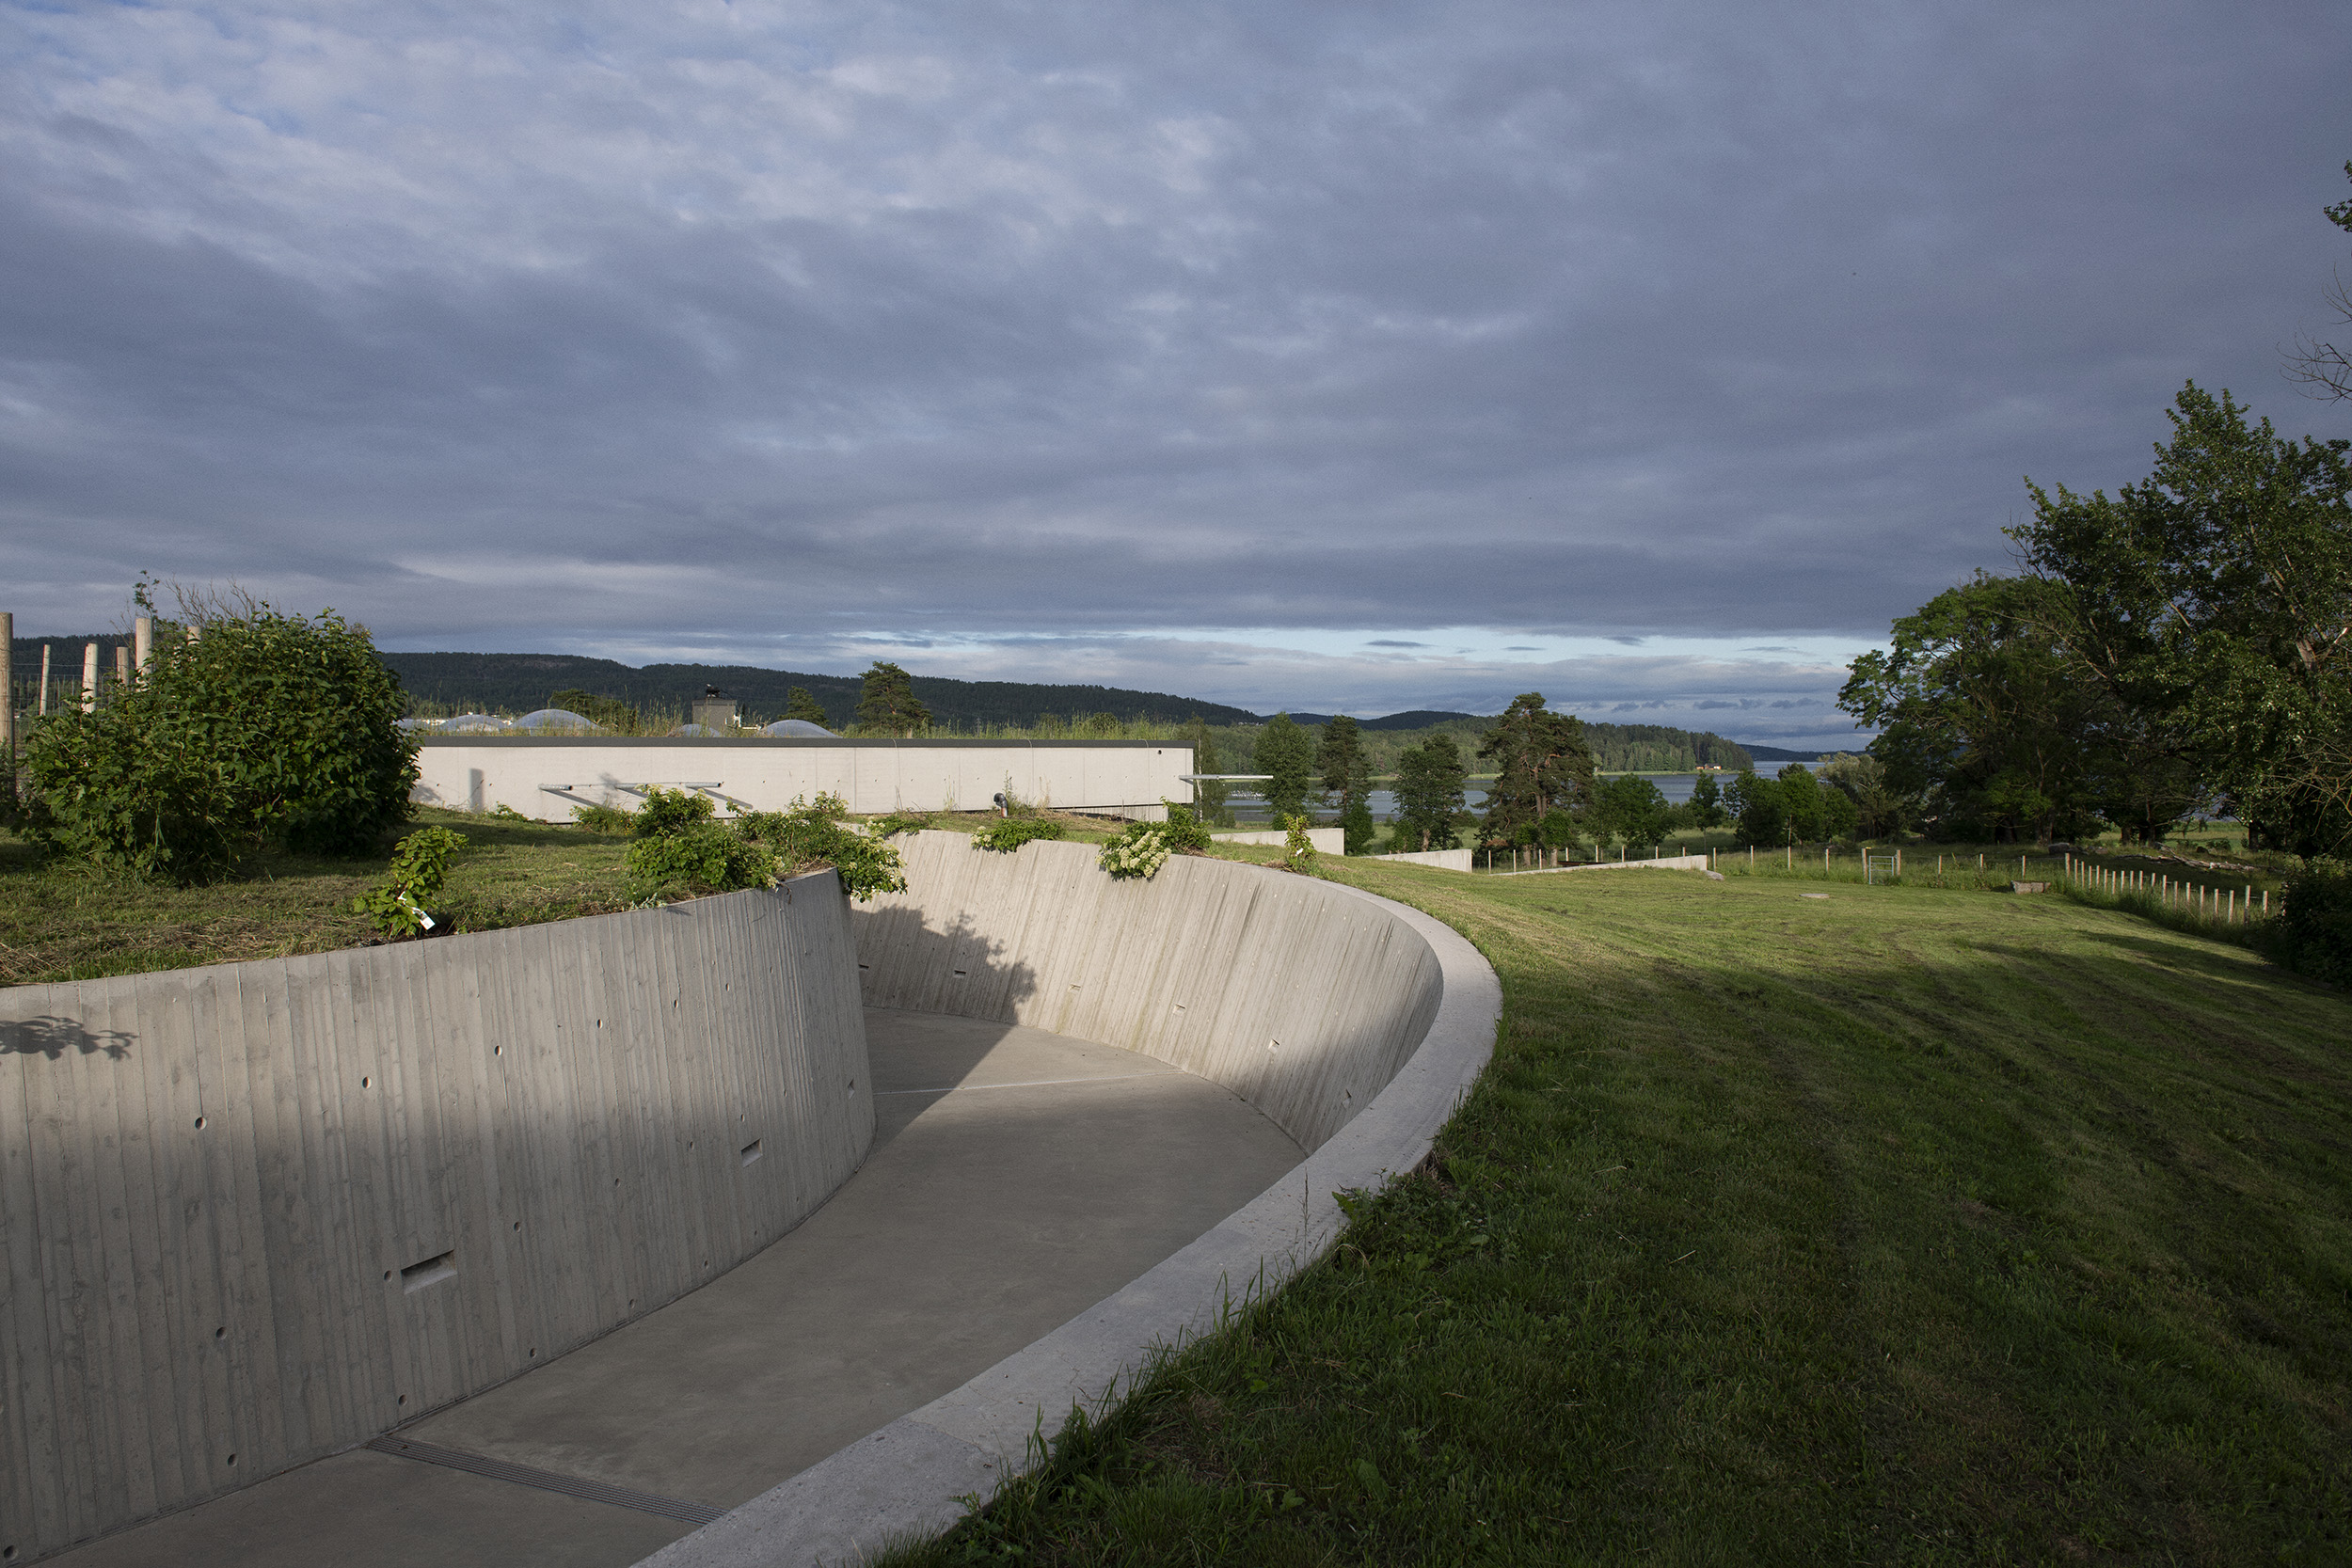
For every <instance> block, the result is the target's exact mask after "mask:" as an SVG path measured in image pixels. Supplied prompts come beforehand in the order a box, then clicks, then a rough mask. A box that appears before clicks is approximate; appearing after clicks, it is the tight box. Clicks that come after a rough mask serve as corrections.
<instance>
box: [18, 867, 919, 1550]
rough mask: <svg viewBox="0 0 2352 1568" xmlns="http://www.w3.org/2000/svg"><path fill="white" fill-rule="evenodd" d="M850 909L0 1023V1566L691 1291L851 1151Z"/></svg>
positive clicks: (205, 977)
mask: <svg viewBox="0 0 2352 1568" xmlns="http://www.w3.org/2000/svg"><path fill="white" fill-rule="evenodd" d="M854 964H855V958H854V956H853V951H852V945H851V934H850V917H849V912H848V900H847V899H846V898H845V897H844V896H843V895H842V893H841V888H840V881H839V879H838V878H837V877H835V876H834V874H833V873H832V872H830V871H827V872H823V873H820V874H818V875H817V876H813V877H806V878H801V879H795V880H793V881H791V882H788V883H787V884H785V885H784V886H783V887H781V888H779V889H777V890H775V891H774V892H755V893H741V894H735V895H728V896H726V897H723V898H709V899H701V900H697V901H694V902H691V903H687V904H677V905H672V906H669V907H667V908H664V909H659V910H647V911H631V912H629V913H626V914H617V915H606V916H599V917H595V918H589V919H582V920H574V921H566V922H564V923H561V924H557V925H548V926H532V927H520V928H517V929H514V930H506V931H494V932H486V933H483V934H480V935H475V936H459V937H447V938H442V939H438V940H436V941H431V942H403V943H396V944H392V945H389V946H384V947H375V948H358V949H351V950H346V951H342V952H337V953H326V954H319V955H312V956H309V957H304V958H286V959H278V960H269V961H263V962H256V963H243V964H227V965H217V966H213V967H209V968H203V969H188V970H178V971H170V972H166V973H163V974H141V975H133V976H127V977H123V978H119V979H110V980H92V981H85V982H81V983H78V984H73V985H57V986H27V987H18V988H13V989H10V990H6V991H0V1263H4V1264H5V1268H6V1270H7V1274H6V1291H5V1299H0V1535H4V1536H5V1539H4V1540H0V1550H5V1551H6V1554H7V1557H8V1560H10V1561H14V1562H24V1561H29V1560H33V1559H35V1558H38V1557H40V1556H42V1555H45V1554H46V1553H48V1552H51V1551H53V1550H55V1549H56V1548H58V1547H61V1546H63V1545H65V1544H69V1543H72V1542H74V1541H78V1540H81V1539H84V1538H86V1537H87V1536H90V1535H92V1534H95V1533H96V1532H98V1531H101V1530H104V1529H109V1528H115V1527H118V1526H121V1525H124V1524H127V1523H129V1522H131V1521H134V1520H137V1519H140V1518H144V1517H146V1516H148V1515H151V1514H154V1513H159V1512H162V1511H164V1510H167V1509H170V1508H173V1507H176V1506H180V1505H183V1504H185V1503H188V1502H191V1501H193V1500H195V1499H198V1498H201V1497H207V1496H211V1495H215V1494H219V1493H224V1492H228V1491H230V1490H231V1489H234V1488H238V1487H242V1486H246V1485H250V1484H251V1483H252V1482H254V1481H259V1480H261V1479H262V1478H264V1477H267V1476H269V1475H271V1474H272V1473H273V1472H276V1471H280V1470H283V1469H286V1468H287V1467H288V1466H291V1465H297V1464H300V1463H302V1462H304V1461H306V1460H310V1459H314V1458H317V1457H319V1456H321V1455H326V1454H330V1453H335V1452H337V1451H339V1450H342V1449H350V1448H351V1447H353V1446H354V1445H356V1444H358V1443H362V1442H365V1441H366V1440H368V1439H369V1438H371V1437H373V1436H374V1435H376V1434H377V1433H383V1432H385V1431H387V1430H389V1428H391V1427H394V1426H396V1425H398V1424H400V1423H402V1422H405V1421H409V1420H412V1419H414V1418H417V1417H419V1416H421V1415H423V1414H425V1413H426V1412H428V1411H430V1410H433V1409H435V1408H437V1407H439V1406H442V1405H447V1404H449V1403H451V1402H454V1401H456V1400H458V1399H461V1398H463V1397H465V1396H467V1395H469V1394H471V1393H474V1392H476V1391H478V1390H481V1389H484V1388H487V1387H489V1386H493V1385H496V1384H499V1383H501V1382H503V1381H504V1380H506V1379H508V1378H511V1377H514V1376H516V1374H518V1373H521V1372H524V1371H527V1370H531V1369H532V1368H533V1367H536V1366H539V1365H542V1364H543V1363H545V1362H546V1361H548V1360H549V1359H551V1358H553V1357H555V1356H557V1355H560V1354H563V1353H564V1351H566V1350H569V1349H571V1348H573V1347H574V1346H577V1345H580V1344H582V1343H585V1342H586V1341H588V1340H591V1339H594V1338H597V1337H598V1336H600V1335H602V1334H604V1333H606V1332H608V1331H609V1330H611V1329H612V1328H614V1327H615V1326H616V1325H619V1324H621V1323H628V1322H629V1321H631V1320H633V1319H636V1318H640V1317H642V1316H644V1314H645V1313H647V1312H650V1311H652V1310H653V1309H654V1308H656V1307H660V1305H662V1304H663V1303H665V1302H668V1301H671V1300H673V1299H675V1298H676V1297H678V1296H680V1295H682V1294H684V1293H686V1292H687V1291H692V1290H693V1289H695V1288H696V1287H697V1286H699V1285H702V1284H704V1283H706V1282H707V1281H708V1280H710V1279H711V1278H713V1277H715V1276H717V1275H720V1274H723V1273H724V1272H725V1271H726V1270H728V1269H729V1268H731V1267H732V1266H734V1265H735V1264H736V1263H738V1262H739V1261H740V1260H742V1259H745V1258H747V1257H750V1256H751V1255H752V1254H754V1253H756V1252H758V1251H760V1250H761V1249H762V1248H764V1247H766V1246H767V1245H768V1244H769V1243H771V1242H773V1241H775V1240H776V1238H777V1237H779V1236H781V1235H783V1234H784V1233H785V1232H786V1231H787V1230H788V1229H790V1228H791V1227H793V1226H794V1225H795V1224H796V1223H797V1222H799V1221H800V1220H801V1219H802V1218H803V1217H804V1216H805V1215H806V1214H808V1213H809V1212H811V1211H813V1210H814V1209H816V1208H817V1207H818V1205H819V1204H821V1203H822V1202H823V1201H824V1200H825V1198H826V1197H827V1196H829V1195H831V1194H832V1193H833V1191H834V1189H835V1188H836V1187H838V1186H839V1185H840V1184H841V1182H842V1181H843V1180H845V1179H846V1178H847V1177H848V1176H849V1175H850V1172H851V1171H852V1170H854V1169H855V1168H856V1166H857V1164H858V1162H859V1161H860V1160H861V1159H862V1158H863V1157H864V1155H865V1152H866V1147H867V1145H868V1143H869V1142H870V1140H871V1138H872V1135H873V1127H874V1109H873V1100H872V1094H871V1088H870V1085H868V1084H867V1083H866V1079H867V1076H868V1074H867V1067H866V1036H865V1026H864V1022H863V1020H864V1013H863V1009H862V1007H861V1006H860V1003H859V998H858V995H857V989H856V986H855V985H854V983H853V976H854V975H855V974H856V970H855V968H854Z"/></svg>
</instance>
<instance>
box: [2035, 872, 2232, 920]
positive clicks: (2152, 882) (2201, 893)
mask: <svg viewBox="0 0 2352 1568" xmlns="http://www.w3.org/2000/svg"><path fill="white" fill-rule="evenodd" d="M2066 875H2067V877H2068V879H2070V880H2072V879H2077V878H2079V879H2081V880H2083V881H2086V882H2088V883H2090V885H2091V886H2092V887H2095V888H2097V889H2098V890H2099V891H2101V892H2102V893H2108V894H2113V895H2117V896H2119V897H2120V896H2122V895H2123V894H2126V893H2138V894H2144V895H2147V896H2148V897H2151V898H2153V899H2154V900H2155V901H2156V902H2157V903H2159V904H2162V905H2165V906H2166V907H2168V908H2170V909H2179V910H2186V911H2189V912H2190V913H2192V914H2196V915H2198V916H2200V917H2201V918H2203V919H2206V920H2217V921H2220V922H2222V923H2223V924H2225V925H2236V924H2239V923H2242V922H2244V921H2248V920H2252V919H2254V918H2255V917H2256V915H2257V912H2259V913H2260V914H2262V915H2265V916H2267V915H2268V914H2269V913H2270V890H2269V889H2268V888H2263V889H2260V890H2259V891H2260V892H2261V895H2262V902H2261V903H2260V905H2259V906H2258V905H2257V904H2256V903H2255V900H2254V895H2255V893H2256V891H2257V890H2256V888H2255V886H2254V884H2253V883H2251V882H2249V883H2247V884H2246V891H2245V894H2244V895H2243V896H2241V895H2239V892H2238V890H2237V889H2236V888H2233V887H2207V886H2206V885H2205V884H2204V883H2202V882H2187V881H2181V882H2176V881H2174V880H2173V879H2171V878H2169V877H2167V876H2165V875H2164V874H2162V873H2161V872H2155V871H2142V870H2140V869H2138V868H2137V867H2136V866H2132V867H2125V866H2105V865H2090V864H2088V863H2081V862H2077V861H2076V860H2075V859H2074V856H2072V855H2069V856H2067V857H2066Z"/></svg>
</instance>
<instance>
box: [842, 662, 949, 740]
mask: <svg viewBox="0 0 2352 1568" xmlns="http://www.w3.org/2000/svg"><path fill="white" fill-rule="evenodd" d="M857 722H858V728H859V729H861V730H865V731H867V732H869V733H872V734H877V735H898V736H907V737H912V736H914V735H916V734H918V733H919V732H921V731H923V730H926V729H929V728H930V722H931V710H930V708H927V707H925V706H924V705H922V704H921V703H920V702H919V701H917V700H916V699H915V695H914V676H913V675H910V674H908V673H906V672H905V671H904V670H901V669H899V668H898V666H897V665H895V664H891V663H888V662H886V661H885V660H882V659H876V660H875V661H874V667H873V668H872V669H871V670H868V671H866V687H865V689H864V690H863V691H862V692H861V693H860V694H859V696H858V704H857Z"/></svg>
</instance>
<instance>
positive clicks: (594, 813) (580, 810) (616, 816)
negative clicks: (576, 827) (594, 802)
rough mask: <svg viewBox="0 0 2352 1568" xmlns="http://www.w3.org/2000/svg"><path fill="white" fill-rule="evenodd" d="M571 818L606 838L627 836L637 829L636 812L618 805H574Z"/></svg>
mask: <svg viewBox="0 0 2352 1568" xmlns="http://www.w3.org/2000/svg"><path fill="white" fill-rule="evenodd" d="M572 820H573V821H575V822H577V823H579V824H580V826H581V827H583V828H585V829H587V830H588V831H589V832H592V833H599V834H601V835H603V836H604V837H606V838H628V836H630V835H631V834H633V833H634V832H636V831H637V814H636V813H635V812H631V811H623V810H622V809H621V808H620V807H618V806H574V807H573V808H572Z"/></svg>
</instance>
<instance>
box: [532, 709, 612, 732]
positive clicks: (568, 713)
mask: <svg viewBox="0 0 2352 1568" xmlns="http://www.w3.org/2000/svg"><path fill="white" fill-rule="evenodd" d="M515 727H516V729H518V730H579V731H580V732H581V733H582V734H600V733H602V727H601V726H600V725H598V724H597V722H596V721H595V720H593V719H591V718H589V717H588V716H587V715H585V714H580V713H574V712H573V711H572V710H571V709H570V708H567V707H543V708H539V709H536V710H535V711H533V712H531V713H526V714H524V715H523V716H522V717H521V718H520V719H517V720H516V721H515Z"/></svg>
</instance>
